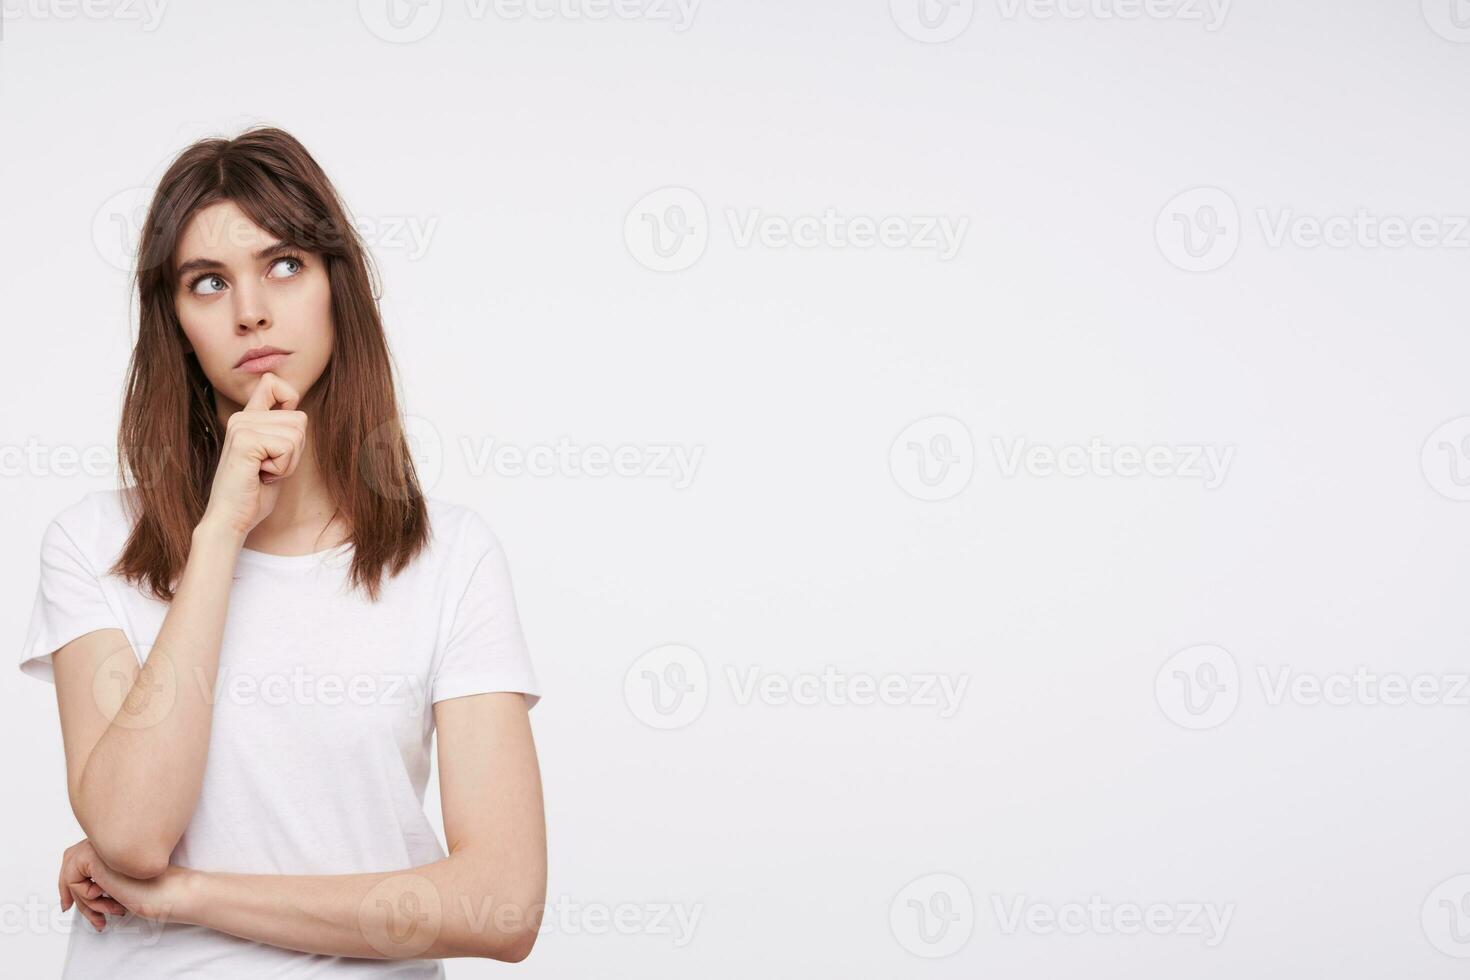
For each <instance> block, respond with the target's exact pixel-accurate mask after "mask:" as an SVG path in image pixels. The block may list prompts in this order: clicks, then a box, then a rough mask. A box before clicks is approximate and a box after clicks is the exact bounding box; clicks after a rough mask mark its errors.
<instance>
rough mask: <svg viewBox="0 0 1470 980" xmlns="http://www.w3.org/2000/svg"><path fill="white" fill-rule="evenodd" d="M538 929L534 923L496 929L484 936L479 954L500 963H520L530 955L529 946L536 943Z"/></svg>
mask: <svg viewBox="0 0 1470 980" xmlns="http://www.w3.org/2000/svg"><path fill="white" fill-rule="evenodd" d="M539 931H540V930H539V929H538V927H537V926H536V925H528V926H526V927H524V928H520V929H514V930H496V931H495V933H494V935H493V936H487V937H485V940H486V942H485V943H484V945H483V946H482V947H481V949H480V951H479V952H480V955H481V956H482V957H484V958H486V959H491V960H499V961H500V962H502V963H520V962H522V961H523V960H525V958H526V957H528V956H530V955H531V948H532V947H533V946H535V945H536V936H537V934H538V933H539Z"/></svg>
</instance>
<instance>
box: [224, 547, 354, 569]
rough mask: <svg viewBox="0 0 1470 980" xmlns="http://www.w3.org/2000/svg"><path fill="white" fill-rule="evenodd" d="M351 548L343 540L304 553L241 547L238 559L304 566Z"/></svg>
mask: <svg viewBox="0 0 1470 980" xmlns="http://www.w3.org/2000/svg"><path fill="white" fill-rule="evenodd" d="M351 550H352V542H351V541H343V542H342V543H341V544H339V545H337V546H335V547H332V548H328V549H326V550H325V551H313V552H311V553H309V554H305V555H273V554H271V553H270V552H267V551H256V550H254V549H253V548H243V547H242V548H241V549H240V556H239V557H240V560H241V561H245V562H249V563H250V564H253V565H269V566H271V567H274V568H305V567H310V566H314V565H319V564H322V563H325V562H330V561H332V560H333V559H336V558H339V557H341V556H343V555H346V554H347V553H348V552H350V551H351Z"/></svg>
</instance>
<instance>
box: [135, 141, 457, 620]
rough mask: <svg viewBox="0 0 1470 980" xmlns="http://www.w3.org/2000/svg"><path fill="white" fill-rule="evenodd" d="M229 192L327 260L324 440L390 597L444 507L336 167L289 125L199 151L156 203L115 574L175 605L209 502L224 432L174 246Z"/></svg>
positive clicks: (331, 482) (351, 517) (326, 471)
mask: <svg viewBox="0 0 1470 980" xmlns="http://www.w3.org/2000/svg"><path fill="white" fill-rule="evenodd" d="M221 201H232V202H234V204H235V205H236V206H238V207H239V208H240V209H241V210H242V211H244V212H245V213H246V214H247V215H248V216H249V217H250V219H251V220H252V221H254V222H255V223H256V224H257V225H259V226H260V227H261V228H263V229H265V230H266V231H268V232H270V233H271V234H273V235H275V236H276V237H277V238H279V239H280V240H281V241H283V242H285V243H287V244H289V245H294V246H296V247H297V248H300V249H304V250H307V251H314V252H318V253H320V254H321V255H322V257H323V260H324V262H325V265H326V271H327V276H328V282H329V283H330V286H331V293H332V299H331V310H332V330H333V341H332V353H331V357H330V358H329V359H328V361H327V366H326V368H325V370H324V371H323V373H322V376H321V378H320V379H319V380H318V381H317V383H316V385H314V386H313V387H312V389H311V391H310V392H309V393H308V395H307V400H309V401H310V402H311V403H312V409H311V411H312V414H311V420H310V421H311V424H310V432H309V437H308V443H309V445H310V446H311V447H312V449H313V450H314V452H315V456H316V460H317V463H318V465H319V466H320V468H321V472H322V474H323V477H324V479H325V483H326V487H327V491H328V493H329V494H330V495H331V497H332V500H333V503H334V504H335V505H336V507H337V514H339V515H341V516H342V517H343V518H344V519H345V521H346V523H347V524H348V526H349V527H350V529H351V530H350V534H351V543H352V545H353V556H352V569H351V581H352V584H353V585H354V586H356V587H360V588H362V589H365V590H366V592H367V594H368V596H369V597H370V598H372V599H374V600H375V599H377V597H378V594H379V589H380V587H381V580H382V576H383V572H384V570H385V569H386V570H389V571H390V572H391V574H395V575H396V574H397V573H398V572H400V571H402V570H403V569H404V568H405V567H406V566H407V565H408V563H409V562H410V561H412V560H413V558H414V556H415V555H416V554H418V552H419V551H420V550H421V549H422V548H423V547H424V546H425V545H426V544H427V542H428V539H429V518H428V508H427V506H426V505H425V502H424V497H423V492H422V490H421V488H420V486H419V482H418V475H417V473H416V472H415V470H414V465H413V458H412V457H411V456H410V454H409V450H408V442H407V439H406V438H405V435H404V431H403V423H402V417H401V416H400V414H399V410H398V400H397V397H396V395H395V391H394V383H393V364H392V358H391V355H390V354H389V352H388V343H387V338H386V336H385V335H384V332H383V322H382V318H381V316H380V314H379V311H378V304H377V299H376V297H375V291H374V287H373V283H374V281H375V277H374V275H373V270H372V268H371V266H370V264H369V262H370V260H369V258H368V254H367V250H366V249H365V248H364V247H363V244H362V241H361V239H360V238H359V237H358V234H357V230H356V229H355V228H354V227H353V225H352V223H351V222H350V220H349V219H348V217H347V212H346V208H345V207H344V206H343V204H342V201H341V199H340V198H339V197H338V195H337V191H336V189H335V188H334V187H333V186H332V183H331V181H329V180H328V179H327V175H326V174H325V173H324V172H323V171H322V169H321V167H320V166H318V165H317V162H316V161H315V160H313V159H312V157H311V154H309V153H308V152H307V151H306V148H305V147H304V146H302V145H301V143H299V142H298V141H297V140H296V139H295V137H293V136H291V135H290V134H288V133H286V132H283V131H282V130H279V129H274V128H257V129H252V130H248V131H247V132H245V133H242V134H241V135H239V136H237V137H235V138H234V139H231V140H225V139H206V140H200V141H199V142H197V143H194V144H193V145H191V146H189V147H188V148H187V149H185V150H184V151H183V152H182V153H181V154H179V156H178V157H177V158H176V159H175V160H174V162H173V164H172V165H171V166H170V167H169V168H168V171H167V172H166V173H165V174H164V176H163V179H162V180H161V181H160V182H159V185H158V190H157V192H156V193H155V194H154V196H153V203H152V204H151V205H150V206H149V209H148V218H147V221H146V222H145V224H144V226H143V233H142V237H141V240H140V242H139V247H138V270H137V284H136V285H137V293H138V341H137V344H136V345H134V347H133V354H132V359H131V362H130V363H129V366H128V379H127V384H126V394H125V396H124V400H123V409H122V424H121V426H120V427H119V430H118V457H119V460H120V461H121V463H122V470H121V472H120V474H119V475H120V479H121V480H122V481H123V482H124V483H125V484H126V483H127V482H128V480H129V479H131V484H132V485H131V486H130V487H129V486H124V487H123V490H124V494H123V495H124V497H125V498H126V499H127V501H128V507H129V510H130V511H131V516H132V519H133V528H132V532H131V534H130V535H129V537H128V540H127V544H126V546H125V547H124V549H123V552H122V555H121V556H120V557H119V558H118V560H117V563H116V564H115V565H114V566H113V569H112V571H113V572H114V573H116V574H119V575H121V576H123V577H125V578H127V579H128V580H129V581H132V582H135V583H145V584H146V585H147V587H148V589H149V591H150V592H152V594H153V595H155V596H157V597H158V598H159V599H162V600H164V601H169V600H171V599H172V598H173V591H174V584H175V583H176V582H177V580H178V577H179V576H180V575H181V574H182V573H183V569H184V562H185V560H186V559H187V558H188V555H189V546H190V543H191V541H192V533H193V530H194V527H195V526H196V525H197V524H198V523H199V520H200V518H202V517H203V516H204V510H205V506H206V504H208V502H209V490H210V485H211V484H212V482H213V478H214V470H215V466H216V464H217V463H218V461H219V455H220V445H221V440H222V438H223V435H224V433H223V428H222V426H221V425H220V424H219V421H218V419H217V417H216V414H215V412H216V409H215V403H214V394H213V391H212V389H211V387H210V384H209V380H208V379H207V378H206V377H205V376H204V372H203V370H202V369H201V368H200V366H199V362H198V360H197V359H196V358H195V357H194V356H193V354H192V353H191V352H190V351H189V350H188V349H187V348H186V346H185V341H184V332H183V328H182V326H181V325H180V324H179V318H178V314H177V312H176V310H175V307H174V278H175V276H174V251H175V248H176V246H177V243H178V240H179V236H180V234H181V233H182V232H183V230H184V228H185V226H186V225H187V224H188V223H189V220H190V219H191V218H192V217H193V216H194V215H195V214H197V213H198V212H199V211H200V210H202V209H203V208H206V207H209V206H210V205H213V204H216V203H219V202H221Z"/></svg>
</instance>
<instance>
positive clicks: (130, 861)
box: [87, 834, 173, 878]
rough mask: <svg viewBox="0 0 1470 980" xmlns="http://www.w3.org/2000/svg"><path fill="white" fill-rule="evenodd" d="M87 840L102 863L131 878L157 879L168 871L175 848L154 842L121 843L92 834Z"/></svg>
mask: <svg viewBox="0 0 1470 980" xmlns="http://www.w3.org/2000/svg"><path fill="white" fill-rule="evenodd" d="M87 839H88V840H90V841H91V842H92V848H93V849H94V850H95V851H96V852H97V856H98V857H100V858H101V859H102V863H104V864H106V865H107V866H108V867H109V868H111V869H112V870H114V871H116V872H118V873H119V874H124V875H127V876H128V877H129V878H157V877H158V876H159V875H161V874H163V873H164V872H165V871H167V870H168V866H169V858H170V857H172V856H173V848H171V847H164V846H163V845H161V844H157V843H154V842H145V841H136V842H121V841H116V840H111V839H109V838H107V837H106V836H105V835H104V836H103V837H101V838H98V837H96V836H93V835H91V834H88V835H87Z"/></svg>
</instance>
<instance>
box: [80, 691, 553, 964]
mask: <svg viewBox="0 0 1470 980" xmlns="http://www.w3.org/2000/svg"><path fill="white" fill-rule="evenodd" d="M434 716H435V723H436V725H437V727H438V730H439V772H440V776H439V782H440V791H441V796H442V799H443V811H444V827H445V836H446V839H447V841H448V843H449V856H448V857H446V858H443V859H441V860H439V861H435V862H433V863H431V864H426V865H422V866H420V867H417V868H410V869H407V870H398V871H387V872H375V873H369V874H350V875H244V874H230V873H223V872H212V871H198V870H194V869H189V868H183V867H179V866H169V867H166V868H165V869H164V870H163V872H162V873H161V874H159V875H157V876H154V877H152V878H133V877H131V876H127V875H124V874H122V873H120V872H118V871H116V870H115V869H112V868H111V867H109V866H108V865H107V864H106V863H105V861H103V860H102V859H101V858H100V856H98V855H97V853H96V852H95V851H94V850H92V849H90V847H88V846H86V842H82V844H79V845H78V846H77V847H75V848H72V849H71V850H69V851H68V856H67V859H66V860H65V861H64V862H63V870H62V881H61V882H60V885H61V887H62V889H63V893H62V904H63V907H64V908H65V907H69V906H70V903H71V901H72V900H80V901H83V902H84V903H86V904H88V905H89V906H90V909H91V910H92V911H91V914H90V915H89V917H90V918H93V919H94V920H95V919H97V918H98V916H97V914H96V911H95V910H97V909H101V910H102V911H108V912H113V913H116V914H122V913H124V912H127V911H132V912H135V913H137V914H138V915H140V916H142V917H144V918H150V919H159V920H165V921H173V922H187V923H192V924H196V925H202V926H207V927H209V928H211V929H216V930H219V931H220V932H226V933H229V934H231V935H235V936H240V937H242V938H245V939H252V940H255V941H256V942H261V943H266V944H269V945H272V946H281V947H284V948H286V949H295V950H301V951H302V952H307V953H321V954H327V955H334V956H358V957H368V958H377V959H415V958H434V959H439V958H445V957H454V956H480V957H488V958H491V959H497V960H505V961H507V962H519V961H521V960H523V959H525V958H526V956H527V955H529V954H530V952H531V947H532V945H534V943H535V941H536V934H537V929H538V927H539V925H540V914H541V910H542V908H543V906H544V903H545V896H546V839H545V824H544V817H543V808H542V800H541V786H540V777H539V774H538V768H537V764H536V755H535V747H534V745H533V742H532V739H531V731H530V723H529V720H528V718H527V715H526V706H525V700H524V698H523V697H522V696H521V695H519V694H512V693H507V694H477V695H470V696H468V697H462V698H454V699H450V700H446V701H440V702H438V703H436V704H435V705H434ZM68 869H69V870H68ZM89 878H90V879H91V881H90V882H89V881H88V880H87V879H89ZM104 895H105V896H110V898H111V903H109V901H108V898H106V897H104Z"/></svg>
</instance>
